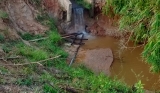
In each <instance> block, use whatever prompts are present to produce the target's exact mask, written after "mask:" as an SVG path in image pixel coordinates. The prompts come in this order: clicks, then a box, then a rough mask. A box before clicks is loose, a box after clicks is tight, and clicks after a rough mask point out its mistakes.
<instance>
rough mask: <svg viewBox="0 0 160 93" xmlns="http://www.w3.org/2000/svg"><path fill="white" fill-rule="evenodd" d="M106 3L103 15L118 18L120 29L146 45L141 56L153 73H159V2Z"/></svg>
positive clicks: (120, 0)
mask: <svg viewBox="0 0 160 93" xmlns="http://www.w3.org/2000/svg"><path fill="white" fill-rule="evenodd" d="M106 1H107V3H106V5H105V6H104V8H103V13H104V14H106V15H110V16H114V15H119V16H120V20H119V27H120V29H121V30H122V31H125V30H127V31H130V32H131V34H132V38H131V39H132V40H134V41H135V42H136V43H142V42H143V43H144V44H146V45H145V48H144V51H143V53H142V56H143V58H145V59H146V61H147V62H148V63H149V64H151V65H152V67H151V70H152V71H153V72H160V31H159V30H160V0H152V1H151V0H118V1H117V0H106ZM124 29H125V30H124ZM131 29H132V30H131Z"/></svg>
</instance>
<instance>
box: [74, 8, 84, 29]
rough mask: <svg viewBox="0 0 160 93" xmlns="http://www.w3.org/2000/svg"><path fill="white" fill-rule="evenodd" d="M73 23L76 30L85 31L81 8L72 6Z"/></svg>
mask: <svg viewBox="0 0 160 93" xmlns="http://www.w3.org/2000/svg"><path fill="white" fill-rule="evenodd" d="M74 25H75V31H76V32H83V31H85V25H84V17H83V8H74Z"/></svg>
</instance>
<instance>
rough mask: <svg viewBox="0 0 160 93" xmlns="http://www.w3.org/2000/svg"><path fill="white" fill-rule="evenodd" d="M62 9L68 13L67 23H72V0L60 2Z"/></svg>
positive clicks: (61, 0)
mask: <svg viewBox="0 0 160 93" xmlns="http://www.w3.org/2000/svg"><path fill="white" fill-rule="evenodd" d="M58 2H59V3H60V5H61V7H62V8H63V9H65V10H66V11H67V19H66V21H67V22H69V21H71V15H72V3H71V2H70V0H58Z"/></svg>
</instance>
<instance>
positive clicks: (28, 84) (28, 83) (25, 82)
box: [16, 77, 33, 86]
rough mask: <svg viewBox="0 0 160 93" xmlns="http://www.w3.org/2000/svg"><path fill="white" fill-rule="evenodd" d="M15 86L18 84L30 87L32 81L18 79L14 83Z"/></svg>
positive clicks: (30, 79) (29, 79)
mask: <svg viewBox="0 0 160 93" xmlns="http://www.w3.org/2000/svg"><path fill="white" fill-rule="evenodd" d="M16 84H18V85H26V86H30V85H32V84H33V80H32V78H31V77H28V78H24V79H21V78H19V79H18V80H17V81H16Z"/></svg>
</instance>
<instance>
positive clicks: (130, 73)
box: [67, 7, 160, 90]
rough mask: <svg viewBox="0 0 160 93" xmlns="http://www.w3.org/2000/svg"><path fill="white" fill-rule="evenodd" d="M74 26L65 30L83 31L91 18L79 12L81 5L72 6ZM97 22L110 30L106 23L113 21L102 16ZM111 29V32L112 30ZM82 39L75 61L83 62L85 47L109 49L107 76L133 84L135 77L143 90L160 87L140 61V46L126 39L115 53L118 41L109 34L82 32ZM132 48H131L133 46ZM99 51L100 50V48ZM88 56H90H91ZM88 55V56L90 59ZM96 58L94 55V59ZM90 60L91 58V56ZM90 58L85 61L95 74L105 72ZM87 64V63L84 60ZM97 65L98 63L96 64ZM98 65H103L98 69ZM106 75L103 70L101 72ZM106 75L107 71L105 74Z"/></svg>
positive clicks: (158, 76)
mask: <svg viewBox="0 0 160 93" xmlns="http://www.w3.org/2000/svg"><path fill="white" fill-rule="evenodd" d="M73 9H74V12H73V15H74V17H73V18H74V19H73V20H74V22H73V23H74V26H72V27H71V29H69V30H68V31H67V32H68V33H73V32H81V33H84V32H85V24H93V23H94V22H93V21H94V19H91V18H89V17H86V16H88V14H86V13H85V14H84V15H83V8H81V7H74V8H73ZM98 21H99V24H100V25H101V26H103V25H104V28H106V29H108V30H107V31H111V30H112V29H113V28H111V26H110V24H111V22H113V20H109V19H108V18H106V17H104V19H103V18H102V19H100V18H99V19H98ZM112 32H113V31H112ZM84 35H85V36H86V38H88V40H87V41H85V45H83V46H82V47H81V49H80V51H79V52H78V56H77V59H76V61H77V62H80V63H84V64H85V57H86V54H87V51H89V50H98V49H107V48H108V49H109V48H110V49H111V50H112V53H113V57H112V58H113V62H112V64H111V67H110V69H109V75H110V77H111V78H117V79H119V80H121V81H124V82H125V83H126V84H127V85H130V86H133V85H134V84H135V83H137V82H138V81H139V80H141V82H142V84H144V88H145V89H147V90H160V74H156V73H154V74H153V73H151V72H150V66H149V65H148V64H147V63H145V62H144V61H142V58H141V53H142V51H143V46H141V47H136V48H135V46H134V43H133V42H131V41H130V42H129V43H128V46H127V47H130V48H126V49H125V50H123V51H122V52H121V55H119V54H118V53H119V51H120V48H119V40H118V39H115V38H113V37H110V36H105V37H100V36H92V35H88V34H84ZM133 47H134V48H133ZM102 52H103V51H102ZM101 54H102V53H99V54H97V55H98V56H96V57H97V59H101V58H100V56H101ZM103 55H105V54H103ZM92 58H94V57H93V56H92ZM92 58H90V59H92ZM95 59H96V58H95ZM92 60H93V59H92ZM95 62H96V63H94V62H93V61H91V62H90V63H89V62H88V64H89V65H90V66H91V67H92V68H90V69H91V70H92V71H94V72H95V73H97V72H98V73H100V72H107V71H106V69H105V66H107V65H103V64H101V65H99V64H100V63H98V60H97V61H95ZM86 63H87V62H86ZM96 65H99V66H96ZM102 66H103V67H104V68H102ZM98 67H100V68H101V71H99V68H98ZM105 74H106V73H105ZM106 75H107V74H106Z"/></svg>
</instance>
